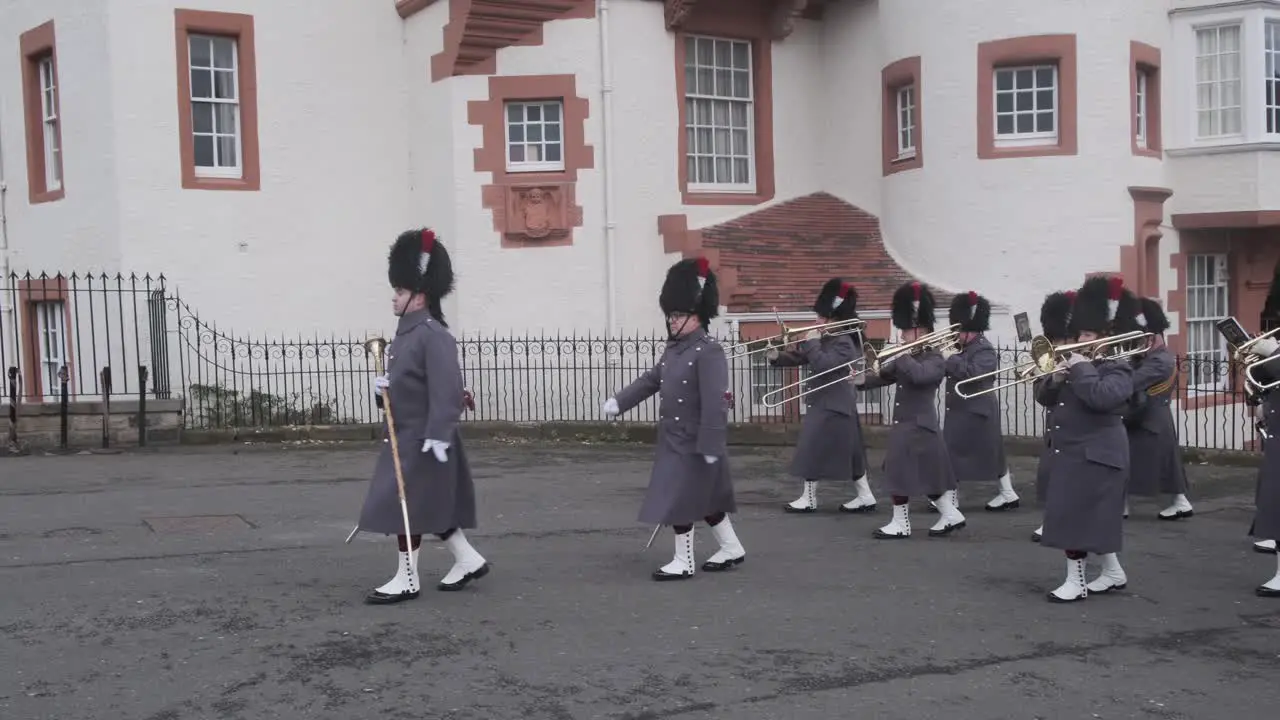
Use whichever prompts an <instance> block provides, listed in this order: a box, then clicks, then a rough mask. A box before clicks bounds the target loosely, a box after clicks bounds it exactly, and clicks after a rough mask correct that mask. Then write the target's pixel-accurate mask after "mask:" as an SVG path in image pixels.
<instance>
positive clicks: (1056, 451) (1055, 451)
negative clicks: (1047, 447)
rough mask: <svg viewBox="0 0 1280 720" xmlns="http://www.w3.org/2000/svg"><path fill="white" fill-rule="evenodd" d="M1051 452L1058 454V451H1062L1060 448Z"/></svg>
mask: <svg viewBox="0 0 1280 720" xmlns="http://www.w3.org/2000/svg"><path fill="white" fill-rule="evenodd" d="M1053 452H1054V454H1055V455H1056V454H1058V453H1060V452H1062V451H1061V450H1054V451H1053Z"/></svg>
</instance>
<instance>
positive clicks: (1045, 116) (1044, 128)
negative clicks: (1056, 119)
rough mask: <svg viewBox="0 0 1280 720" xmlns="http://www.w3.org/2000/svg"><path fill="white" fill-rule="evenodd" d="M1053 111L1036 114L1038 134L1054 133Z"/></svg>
mask: <svg viewBox="0 0 1280 720" xmlns="http://www.w3.org/2000/svg"><path fill="white" fill-rule="evenodd" d="M1053 126H1054V123H1053V111H1052V110H1050V111H1049V112H1042V113H1036V132H1045V133H1047V132H1053V130H1054V127H1053Z"/></svg>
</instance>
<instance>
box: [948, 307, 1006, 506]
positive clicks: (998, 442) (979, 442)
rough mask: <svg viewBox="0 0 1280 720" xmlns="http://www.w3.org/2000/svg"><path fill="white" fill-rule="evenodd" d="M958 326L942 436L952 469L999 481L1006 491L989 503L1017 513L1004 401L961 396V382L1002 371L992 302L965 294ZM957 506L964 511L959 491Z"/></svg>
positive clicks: (955, 320) (957, 310)
mask: <svg viewBox="0 0 1280 720" xmlns="http://www.w3.org/2000/svg"><path fill="white" fill-rule="evenodd" d="M948 318H949V320H950V321H951V323H952V324H953V325H959V326H960V334H959V335H958V336H957V337H956V342H957V344H958V345H959V346H960V351H959V352H951V351H949V350H944V351H943V354H944V355H946V356H947V421H946V423H944V424H943V428H942V435H943V437H944V438H945V439H946V442H947V452H949V453H950V454H951V467H952V468H953V469H954V470H955V473H956V480H957V481H958V482H966V483H972V482H985V481H988V480H992V479H997V480H998V481H999V483H1000V492H999V494H998V495H996V497H995V498H994V499H993V500H991V501H990V502H988V503H987V505H986V509H987V510H992V511H1003V510H1012V509H1014V508H1016V507H1018V505H1019V499H1018V494H1017V493H1015V492H1014V491H1013V480H1012V478H1010V476H1009V465H1008V463H1007V462H1006V461H1005V456H1004V435H1003V433H1002V431H1001V429H1000V398H999V396H998V395H997V394H996V393H985V394H983V395H978V396H976V397H969V398H964V397H961V396H960V395H959V394H958V393H956V389H955V388H956V383H958V382H960V381H962V380H967V379H969V378H972V377H976V376H979V375H985V374H990V373H994V372H995V371H996V370H997V369H998V368H999V367H1000V356H999V354H998V353H997V352H996V349H995V347H993V346H992V345H991V342H990V341H989V340H987V336H986V335H984V333H986V332H987V331H988V330H990V329H991V303H990V302H988V301H987V299H986V298H984V297H982V296H981V295H979V294H978V293H976V292H972V291H970V292H967V293H960V294H959V295H956V296H955V297H954V298H952V299H951V310H950V313H949V315H948ZM995 382H996V378H995V376H992V377H991V379H990V380H989V381H978V382H976V383H974V384H975V385H976V386H977V388H976V389H977V390H986V389H989V388H991V387H992V386H994V385H995ZM950 492H951V503H952V504H954V505H956V506H957V507H959V505H960V500H959V498H958V497H957V495H958V493H957V492H956V491H954V490H953V491H950Z"/></svg>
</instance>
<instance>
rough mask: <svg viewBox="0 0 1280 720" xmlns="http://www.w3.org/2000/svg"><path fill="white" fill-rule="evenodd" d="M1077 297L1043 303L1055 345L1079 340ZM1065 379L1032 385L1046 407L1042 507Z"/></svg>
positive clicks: (1056, 296) (1044, 323)
mask: <svg viewBox="0 0 1280 720" xmlns="http://www.w3.org/2000/svg"><path fill="white" fill-rule="evenodd" d="M1075 301H1076V291H1075V290H1068V291H1066V292H1056V293H1053V294H1052V295H1049V296H1048V297H1046V298H1045V299H1044V303H1043V304H1041V305H1040V329H1041V332H1042V333H1043V334H1044V336H1045V337H1046V338H1047V339H1048V340H1049V342H1051V343H1053V344H1054V345H1064V344H1066V343H1069V342H1075V339H1076V338H1075V336H1074V335H1072V334H1071V332H1070V331H1069V330H1068V328H1070V327H1071V309H1072V306H1073V305H1075ZM1065 379H1066V376H1065V375H1064V374H1062V373H1052V374H1050V375H1047V376H1042V377H1038V378H1036V379H1035V380H1034V381H1033V382H1032V385H1031V386H1032V388H1033V389H1034V390H1033V392H1034V395H1035V399H1036V402H1037V403H1039V404H1040V405H1042V406H1043V407H1044V409H1045V418H1044V449H1043V450H1041V451H1040V463H1039V465H1038V466H1037V467H1036V501H1037V502H1039V503H1040V506H1041V507H1044V505H1045V503H1046V502H1047V501H1048V498H1049V467H1050V465H1051V464H1052V462H1053V437H1052V434H1053V428H1054V427H1055V425H1054V422H1055V421H1054V415H1053V411H1054V409H1055V408H1057V407H1058V394H1059V393H1060V392H1061V391H1062V382H1063V381H1064V380H1065ZM1043 534H1044V525H1041V526H1040V527H1039V528H1037V529H1036V531H1035V532H1034V533H1032V534H1031V539H1032V540H1034V541H1035V542H1040V537H1041V536H1042V535H1043Z"/></svg>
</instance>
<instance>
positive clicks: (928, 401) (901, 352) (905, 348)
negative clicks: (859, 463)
mask: <svg viewBox="0 0 1280 720" xmlns="http://www.w3.org/2000/svg"><path fill="white" fill-rule="evenodd" d="M891 314H892V316H893V317H892V319H893V325H894V327H896V328H898V330H899V331H900V332H901V335H902V343H903V344H902V345H901V346H899V349H897V350H895V349H894V348H893V347H888V348H885V349H883V350H881V351H880V353H879V354H878V355H877V360H876V362H874V363H870V362H869V363H868V364H867V372H866V373H864V374H863V375H860V376H859V377H858V379H857V381H858V382H861V383H862V384H863V386H864V387H865V388H866V389H873V388H877V387H885V386H888V385H895V384H896V385H897V390H896V392H895V393H894V395H895V397H894V403H893V426H892V427H891V428H890V430H889V446H888V452H887V453H886V455H885V460H884V489H885V490H887V491H888V492H889V494H890V495H892V496H893V519H892V520H891V521H889V524H888V525H885V526H884V527H882V528H880V529H878V530H876V531H875V537H876V538H878V539H900V538H908V537H911V512H910V508H909V507H908V505H907V503H908V501H909V499H910V498H911V496H913V495H914V496H919V495H925V496H927V497H928V498H929V499H930V500H934V501H936V502H937V505H938V510H939V512H940V514H941V517H940V518H939V519H938V522H937V523H936V524H935V525H934V526H933V527H932V528H930V530H929V534H930V535H947V534H949V533H951V532H952V531H954V530H956V529H958V528H962V527H964V524H965V519H964V516H963V515H961V514H960V510H959V509H958V508H957V507H956V506H955V504H954V503H953V502H952V501H951V494H950V493H948V492H947V491H948V490H955V489H956V477H955V473H954V472H952V469H951V459H950V458H949V457H948V455H947V447H946V445H945V443H944V442H943V440H942V435H941V428H939V423H938V408H937V404H936V401H937V396H938V386H939V385H941V384H942V380H943V378H944V377H945V375H946V361H945V360H944V359H943V357H942V353H941V352H940V350H939V349H938V348H939V346H941V345H946V344H948V340H947V339H946V338H945V337H940V336H945V335H947V333H936V334H935V333H933V332H932V331H933V325H934V300H933V293H932V292H930V291H929V289H928V288H926V287H924V286H923V285H921V284H920V283H907V284H905V285H903V286H902V287H899V288H898V290H897V291H896V292H895V293H894V294H893V309H892V313H891ZM926 333H929V336H926Z"/></svg>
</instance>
